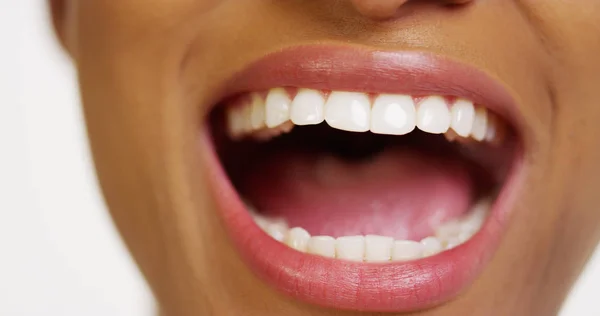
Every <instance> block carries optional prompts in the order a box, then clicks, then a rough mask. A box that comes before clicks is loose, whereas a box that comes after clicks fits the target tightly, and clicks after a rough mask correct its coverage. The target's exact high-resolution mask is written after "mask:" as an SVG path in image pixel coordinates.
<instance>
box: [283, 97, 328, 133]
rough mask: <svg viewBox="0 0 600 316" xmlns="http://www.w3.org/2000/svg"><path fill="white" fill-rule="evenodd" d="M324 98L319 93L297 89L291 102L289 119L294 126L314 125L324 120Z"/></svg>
mask: <svg viewBox="0 0 600 316" xmlns="http://www.w3.org/2000/svg"><path fill="white" fill-rule="evenodd" d="M324 106H325V97H323V94H322V93H321V92H320V91H317V90H312V89H299V90H298V94H296V97H295V98H294V101H292V105H291V108H290V118H291V120H292V122H294V124H296V125H315V124H320V123H322V122H323V120H324V114H323V107H324Z"/></svg>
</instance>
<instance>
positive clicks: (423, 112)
mask: <svg viewBox="0 0 600 316" xmlns="http://www.w3.org/2000/svg"><path fill="white" fill-rule="evenodd" d="M450 121H451V117H450V110H448V105H447V104H446V100H444V98H442V97H440V96H432V97H427V98H426V99H425V100H423V101H422V102H421V104H419V110H418V111H417V126H418V127H419V129H420V130H422V131H424V132H428V133H431V134H443V133H445V132H446V131H448V128H450Z"/></svg>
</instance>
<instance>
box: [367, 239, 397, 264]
mask: <svg viewBox="0 0 600 316" xmlns="http://www.w3.org/2000/svg"><path fill="white" fill-rule="evenodd" d="M393 245H394V239H393V238H392V237H385V236H376V235H367V236H366V237H365V261H367V262H383V261H389V260H390V258H391V257H392V247H393Z"/></svg>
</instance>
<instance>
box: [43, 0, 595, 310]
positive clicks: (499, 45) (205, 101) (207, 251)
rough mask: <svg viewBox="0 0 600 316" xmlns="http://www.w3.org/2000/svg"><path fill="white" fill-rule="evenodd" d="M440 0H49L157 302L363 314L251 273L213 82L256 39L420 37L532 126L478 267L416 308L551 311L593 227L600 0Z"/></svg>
mask: <svg viewBox="0 0 600 316" xmlns="http://www.w3.org/2000/svg"><path fill="white" fill-rule="evenodd" d="M442 2H447V1H435V0H430V1H420V0H411V1H399V0H394V1H389V2H388V0H379V1H376V0H352V1H342V0H335V1H334V0H328V1H316V0H315V1H307V0H304V1H300V0H290V1H267V0H235V1H233V0H230V1H226V0H151V1H150V0H119V1H114V0H88V1H76V0H72V1H69V0H63V1H60V0H56V1H51V3H52V4H53V13H54V21H55V27H56V29H57V33H58V34H59V38H60V39H61V42H62V43H63V45H64V46H65V48H66V49H67V50H68V51H69V53H70V54H71V55H72V57H73V60H74V62H75V64H76V66H77V68H78V70H79V78H80V83H81V91H82V98H83V104H84V109H85V117H86V120H87V126H88V130H89V137H90V140H91V145H92V150H93V154H94V158H95V162H96V167H97V171H98V176H99V179H100V183H101V186H102V189H103V192H104V195H105V197H106V201H107V203H108V206H109V208H110V212H111V214H112V216H113V218H114V221H115V223H116V224H117V226H118V228H119V230H120V232H121V233H122V235H123V238H124V239H125V241H126V243H127V245H128V247H129V249H130V250H131V252H132V254H133V256H134V258H135V260H136V261H137V263H138V265H139V267H140V268H141V270H142V271H143V273H144V275H145V276H146V278H147V280H148V282H149V284H150V286H151V287H152V289H153V291H154V293H155V295H156V297H157V299H158V301H159V304H160V306H161V309H162V310H163V312H164V313H165V315H167V316H186V315H290V316H293V315H359V314H360V313H347V312H338V311H332V310H325V309H322V308H319V307H315V306H311V305H306V304H304V303H301V302H297V301H294V300H293V299H290V298H288V297H284V296H282V295H281V294H279V293H277V292H275V291H274V290H272V289H271V288H270V287H268V286H267V285H265V284H263V282H262V281H261V280H259V279H257V278H256V277H255V276H254V275H253V274H252V273H251V272H250V271H249V270H248V268H247V267H246V266H245V264H244V263H243V262H241V261H240V259H239V258H238V255H237V252H236V251H235V250H234V249H233V247H232V244H231V243H230V241H229V239H228V236H227V235H226V234H225V231H224V229H223V227H222V225H221V223H220V222H219V219H218V213H217V212H218V210H217V209H216V208H215V202H214V198H213V197H212V196H211V195H210V194H209V190H208V188H207V185H208V182H207V179H206V168H207V167H206V164H205V159H204V158H205V155H204V152H203V151H202V148H199V147H200V146H198V137H199V136H198V135H199V134H200V133H203V129H202V127H203V126H204V124H205V123H204V122H205V118H206V115H207V112H208V105H209V100H210V99H211V98H213V97H214V95H212V91H214V90H215V88H216V87H219V86H220V85H222V83H223V82H224V81H225V80H226V79H228V78H229V77H230V76H231V75H232V74H233V73H234V72H235V71H237V70H239V69H241V68H243V67H244V66H245V65H247V64H248V63H250V62H252V61H254V60H256V59H257V58H259V57H260V56H262V55H264V54H265V53H266V52H271V51H273V50H275V49H276V48H278V47H284V46H293V45H297V44H300V43H314V42H332V43H353V44H357V45H358V44H360V45H365V46H368V47H372V48H381V49H391V50H404V49H419V50H425V51H431V52H435V53H439V54H442V55H447V56H451V57H454V58H456V59H458V60H462V61H464V62H466V63H470V64H473V65H475V66H477V67H479V68H481V69H484V70H486V71H487V72H489V73H491V74H492V75H493V76H495V77H496V78H498V79H499V80H500V81H502V82H503V83H504V84H505V85H506V86H507V87H509V89H510V90H511V91H512V92H513V93H514V95H515V96H516V97H517V101H518V102H519V104H520V111H522V113H523V115H524V117H525V121H526V127H527V129H526V133H525V137H526V143H527V144H528V148H527V155H526V166H527V168H526V172H527V176H526V186H525V188H526V190H524V191H523V192H521V193H520V194H519V197H518V202H517V203H516V206H515V208H514V209H513V210H512V218H511V222H510V226H509V228H508V231H507V234H506V235H505V237H504V239H503V241H502V244H501V247H500V249H499V250H498V252H497V254H496V255H495V257H494V258H493V260H492V261H491V263H490V264H489V265H488V266H487V267H486V269H485V271H484V273H483V274H482V275H481V276H480V277H479V278H478V279H477V281H476V282H475V283H474V284H473V285H472V286H471V287H470V288H469V289H468V290H467V291H466V292H464V293H463V294H462V295H460V296H459V297H458V298H456V299H455V300H453V301H450V302H447V303H446V304H443V305H441V306H439V307H437V308H434V309H431V310H428V311H423V312H420V313H415V314H414V315H553V314H555V313H556V312H557V311H558V310H559V308H560V305H561V303H562V301H563V299H564V298H565V296H566V294H567V293H568V292H569V289H570V287H571V285H572V284H573V282H574V281H575V279H576V278H577V276H578V274H579V272H580V271H581V269H582V267H583V265H584V264H585V262H586V261H587V259H588V258H589V256H590V254H591V252H592V251H593V249H594V247H595V245H596V244H597V242H598V240H599V239H600V212H599V211H598V206H597V205H598V203H599V202H600V201H599V200H598V193H597V189H596V188H598V187H600V165H599V164H598V161H600V142H599V141H598V135H599V134H600V124H599V123H598V122H600V104H599V103H598V96H597V93H598V83H599V82H600V58H598V56H599V55H600V41H599V40H598V38H600V19H599V18H598V17H599V16H600V1H598V0H587V1H583V2H577V3H573V2H570V1H563V0H545V1H538V0H511V1H509V0H486V1H483V0H473V1H471V3H468V4H467V5H465V6H457V7H454V8H453V9H448V8H444V7H443V6H442V5H441V3H442ZM459 2H465V1H459ZM467 2H468V1H467ZM392 4H393V5H392ZM360 315H363V314H360Z"/></svg>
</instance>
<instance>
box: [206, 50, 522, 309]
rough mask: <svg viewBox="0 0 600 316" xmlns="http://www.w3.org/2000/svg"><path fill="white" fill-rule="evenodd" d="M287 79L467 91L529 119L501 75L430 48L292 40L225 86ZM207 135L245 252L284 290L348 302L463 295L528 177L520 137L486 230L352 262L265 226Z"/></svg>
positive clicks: (230, 222)
mask: <svg viewBox="0 0 600 316" xmlns="http://www.w3.org/2000/svg"><path fill="white" fill-rule="evenodd" d="M280 86H294V87H303V88H313V89H323V90H346V91H364V92H374V93H377V92H379V93H383V92H388V93H407V94H412V95H419V94H423V95H426V94H442V95H452V96H460V97H465V98H468V99H471V100H473V101H474V102H475V103H478V104H484V105H485V106H486V107H488V108H490V109H491V110H492V111H493V112H495V113H497V114H499V115H500V116H502V117H504V119H506V120H507V121H509V122H511V123H513V126H514V127H515V128H516V129H517V131H519V127H520V126H522V125H521V122H522V120H521V118H520V116H518V112H517V110H516V106H515V102H514V99H513V98H512V97H511V96H510V94H509V93H508V92H507V90H506V89H505V88H503V87H502V85H501V84H499V83H498V82H497V81H495V80H493V79H491V78H490V76H488V75H486V74H485V73H484V72H482V71H480V70H477V69H476V68H472V67H470V66H467V65H464V64H461V63H458V62H456V61H452V60H450V59H448V58H443V57H438V56H435V55H433V54H429V53H423V52H410V51H409V52H389V51H388V52H384V51H372V50H364V49H357V48H351V47H341V46H302V47H295V48H291V49H286V50H282V51H279V52H276V53H273V54H270V55H267V56H266V57H264V58H262V59H260V60H259V61H257V62H255V63H253V64H252V65H250V66H249V67H248V68H246V69H245V70H244V71H242V72H241V73H239V74H238V75H237V76H235V78H233V79H232V80H231V81H230V82H229V83H228V84H227V85H226V86H225V89H224V92H223V96H227V95H232V94H236V93H240V92H246V91H257V90H266V89H269V88H272V87H280ZM204 135H207V136H206V137H204V138H203V139H202V141H203V143H204V144H203V145H204V146H206V147H204V148H205V149H208V150H205V151H204V153H206V157H205V158H206V159H207V160H208V161H207V165H208V166H211V167H210V168H209V170H210V172H211V180H210V181H211V184H212V185H211V188H212V189H213V190H214V191H213V194H214V196H215V198H216V202H217V206H218V208H219V211H220V215H221V216H222V219H223V223H224V226H225V227H226V229H227V230H228V232H229V235H230V237H231V239H232V241H233V244H234V245H235V246H236V248H237V249H238V250H239V252H240V254H241V257H242V258H243V260H245V262H246V263H247V264H248V266H249V267H250V268H251V270H252V271H254V272H255V273H256V274H257V275H258V276H260V277H261V278H263V279H264V280H265V281H266V282H267V283H269V284H271V285H272V286H274V287H275V288H276V289H278V290H279V291H281V292H282V293H285V294H287V295H289V296H291V297H294V298H297V299H299V300H303V301H305V302H308V303H312V304H316V305H320V306H325V307H331V308H337V309H344V310H359V311H371V312H407V311H414V310H419V309H425V308H429V307H432V306H435V305H438V304H441V303H443V302H445V301H447V300H450V299H452V298H453V297H455V296H456V295H458V294H459V293H460V292H462V291H463V290H464V289H465V288H467V287H468V286H469V285H470V284H471V283H472V282H473V281H474V279H475V278H476V277H477V276H478V275H479V274H480V273H481V271H482V270H483V268H484V267H485V266H486V264H487V262H488V261H489V260H490V258H491V256H492V255H493V253H494V252H495V250H496V249H497V247H498V244H499V241H500V239H501V236H502V235H503V232H504V230H505V229H506V226H507V222H508V214H509V213H510V208H511V206H512V205H513V204H514V203H513V202H514V200H515V198H516V195H517V194H516V193H517V192H518V191H519V188H520V187H521V182H522V181H521V180H522V179H523V177H524V172H523V171H524V170H523V169H524V168H523V163H522V157H523V150H522V147H519V149H518V150H517V151H516V157H515V159H514V162H513V165H512V167H511V171H510V173H509V176H508V178H507V180H506V182H505V184H504V187H503V188H502V191H501V192H500V193H499V195H498V198H497V199H496V201H495V203H494V205H493V206H492V210H491V214H490V215H489V217H488V220H487V221H486V223H485V224H484V225H483V227H482V229H481V230H480V232H479V233H477V234H476V235H475V236H473V237H472V238H471V239H470V240H469V241H468V242H466V243H465V244H463V245H461V246H459V247H457V248H454V249H452V250H448V251H444V252H442V253H440V254H437V255H435V256H432V257H429V258H424V259H419V260H415V261H410V262H390V263H360V262H348V261H342V260H335V259H329V258H325V257H320V256H314V255H310V254H305V253H301V252H298V251H296V250H293V249H291V248H289V247H287V246H285V245H284V244H282V243H280V242H278V241H276V240H274V239H273V238H271V237H270V236H268V235H267V234H265V233H264V232H263V231H262V230H261V229H260V228H258V226H257V225H256V224H255V223H254V221H253V219H252V217H251V216H250V214H249V213H248V212H247V210H246V208H245V206H244V204H243V203H242V202H241V200H240V197H239V195H238V193H237V192H236V190H235V189H234V188H233V186H232V184H231V183H230V181H229V179H228V177H227V175H226V173H225V171H224V170H223V168H222V166H221V164H220V162H219V159H218V157H217V156H216V153H215V150H214V148H213V143H212V139H210V136H209V135H210V133H209V132H208V131H207V133H204ZM520 136H522V135H520Z"/></svg>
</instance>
